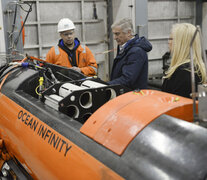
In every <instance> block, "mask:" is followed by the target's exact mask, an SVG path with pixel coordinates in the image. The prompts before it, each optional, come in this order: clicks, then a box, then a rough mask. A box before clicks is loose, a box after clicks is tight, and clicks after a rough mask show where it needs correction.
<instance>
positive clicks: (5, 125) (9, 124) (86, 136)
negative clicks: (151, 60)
mask: <svg viewBox="0 0 207 180" xmlns="http://www.w3.org/2000/svg"><path fill="white" fill-rule="evenodd" d="M0 81H1V84H0V138H1V139H0V153H1V154H0V157H1V159H0V169H1V173H0V176H1V179H20V180H23V179H40V180H53V179H59V180H63V179H71V180H81V179H84V180H85V179H90V180H92V179H93V180H95V179H100V180H112V179H114V180H115V179H116V180H118V179H127V180H137V179H140V180H145V179H147V180H152V179H153V180H155V179H157V180H161V179H182V180H184V179H188V180H196V179H202V180H206V179H207V129H206V128H204V127H201V126H198V125H196V124H195V123H192V121H193V113H192V111H193V106H192V100H191V99H187V98H183V97H179V96H176V95H172V94H168V93H164V92H160V91H156V90H142V91H138V90H137V91H129V90H128V89H126V88H125V87H122V86H120V85H108V84H107V83H105V82H103V81H101V80H100V79H98V78H93V77H91V78H88V77H85V76H84V75H82V74H80V73H78V72H75V71H73V70H71V69H68V68H65V67H59V66H56V65H51V64H47V63H45V62H42V61H40V60H38V59H34V58H32V57H27V58H26V59H25V60H24V61H18V62H12V63H8V64H6V65H4V66H2V67H1V69H0Z"/></svg>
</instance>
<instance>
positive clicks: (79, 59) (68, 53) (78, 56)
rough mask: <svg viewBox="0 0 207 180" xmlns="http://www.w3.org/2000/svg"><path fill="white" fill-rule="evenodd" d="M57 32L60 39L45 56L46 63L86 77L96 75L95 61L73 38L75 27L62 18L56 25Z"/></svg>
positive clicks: (87, 50)
mask: <svg viewBox="0 0 207 180" xmlns="http://www.w3.org/2000/svg"><path fill="white" fill-rule="evenodd" d="M58 32H59V33H60V37H61V39H60V40H59V43H58V45H57V46H53V47H52V48H51V49H50V50H49V52H48V53H47V56H46V62H49V63H52V64H57V65H60V66H65V67H70V68H72V69H74V70H76V71H78V72H81V73H83V74H84V75H86V76H94V75H96V73H97V64H96V60H95V58H94V56H93V54H92V52H91V50H90V49H89V48H88V47H87V46H85V45H82V44H80V41H79V40H78V38H76V37H75V25H74V23H73V22H72V21H71V20H70V19H68V18H63V19H61V20H60V21H59V23H58Z"/></svg>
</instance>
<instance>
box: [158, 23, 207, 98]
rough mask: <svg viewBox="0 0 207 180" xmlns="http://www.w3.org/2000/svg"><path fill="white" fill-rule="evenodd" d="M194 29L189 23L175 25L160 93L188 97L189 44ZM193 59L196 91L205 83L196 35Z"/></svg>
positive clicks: (189, 78)
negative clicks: (169, 55) (169, 60)
mask: <svg viewBox="0 0 207 180" xmlns="http://www.w3.org/2000/svg"><path fill="white" fill-rule="evenodd" d="M195 30H196V27H195V26H194V25H192V24H189V23H181V24H175V25H174V26H173V28H172V31H171V34H170V38H169V41H168V44H169V49H170V53H171V57H172V59H171V64H170V67H169V69H168V71H167V72H166V75H165V76H164V82H163V85H162V91H165V92H169V93H172V94H177V95H180V96H184V97H189V98H190V94H191V70H190V43H191V40H192V38H193V34H194V32H195ZM193 58H194V69H195V83H196V89H197V85H198V84H199V83H204V82H206V70H205V65H204V63H203V60H202V52H201V44H200V37H199V34H197V36H196V38H195V41H194V43H193Z"/></svg>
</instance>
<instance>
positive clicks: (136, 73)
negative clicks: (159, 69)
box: [108, 35, 152, 90]
mask: <svg viewBox="0 0 207 180" xmlns="http://www.w3.org/2000/svg"><path fill="white" fill-rule="evenodd" d="M151 49H152V45H151V44H150V42H149V41H148V40H147V39H145V38H144V37H141V38H139V37H138V35H136V36H135V38H133V39H131V40H129V41H128V42H127V43H126V44H125V46H124V49H123V51H122V52H120V50H119V46H118V48H117V56H116V58H115V59H114V63H113V67H112V72H111V81H109V82H108V83H109V84H121V85H124V86H126V87H128V88H130V89H132V90H134V89H146V88H147V80H148V57H147V52H149V51H151Z"/></svg>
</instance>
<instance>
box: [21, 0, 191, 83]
mask: <svg viewBox="0 0 207 180" xmlns="http://www.w3.org/2000/svg"><path fill="white" fill-rule="evenodd" d="M24 2H28V3H30V2H32V3H33V10H32V12H31V13H30V15H29V18H28V21H27V23H26V27H25V35H26V37H25V40H26V42H25V47H24V50H25V53H28V54H31V55H33V56H37V57H40V58H43V59H44V58H45V56H46V53H47V52H48V50H49V49H50V47H51V46H53V45H55V44H57V42H58V39H59V34H58V33H57V23H58V21H59V19H61V18H63V17H68V18H70V19H72V20H73V21H74V22H75V25H76V27H77V28H76V35H77V37H78V38H79V39H80V40H81V41H82V42H83V43H85V44H86V45H88V46H89V48H90V49H91V50H92V52H93V53H94V55H95V57H96V60H97V62H98V64H99V73H98V75H99V77H100V78H102V79H103V80H107V79H108V77H109V71H108V69H109V68H108V64H109V63H108V54H107V53H105V54H100V52H104V51H106V50H107V49H108V45H107V42H108V40H107V1H106V0H96V1H95V0H61V1H55V0H24ZM94 2H95V4H96V8H97V15H98V18H97V19H94V16H93V3H94ZM134 4H135V0H129V1H123V0H114V1H113V16H114V21H115V20H117V19H120V18H122V17H131V18H134V17H135V16H134V14H135V13H134V11H135V8H134ZM131 5H132V6H131ZM25 8H26V7H25ZM51 13H52V14H51ZM22 15H23V17H25V15H26V13H25V12H24V11H22ZM194 19H195V2H194V1H181V0H148V38H149V40H150V42H151V43H152V45H153V50H152V51H151V52H150V53H149V76H159V75H161V74H162V60H161V58H162V55H163V54H164V53H165V52H166V51H168V42H167V38H168V36H169V33H170V29H171V27H172V25H173V24H174V23H177V22H190V23H193V24H194V21H195V20H194ZM133 21H134V19H133ZM109 29H110V28H109ZM114 46H116V44H114Z"/></svg>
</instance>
